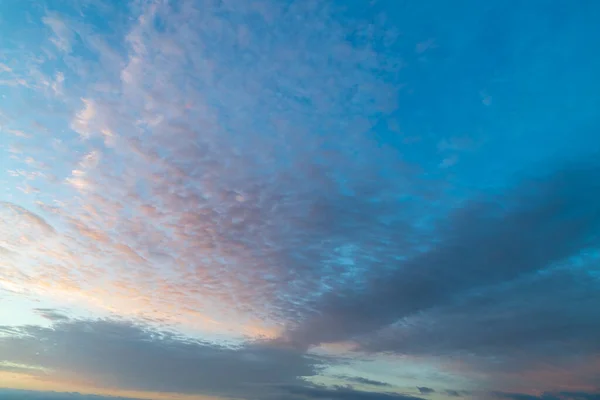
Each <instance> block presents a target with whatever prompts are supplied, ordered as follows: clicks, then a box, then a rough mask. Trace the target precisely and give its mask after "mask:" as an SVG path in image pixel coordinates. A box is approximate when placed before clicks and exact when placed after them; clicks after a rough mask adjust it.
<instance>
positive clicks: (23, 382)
mask: <svg viewBox="0 0 600 400" xmlns="http://www.w3.org/2000/svg"><path fill="white" fill-rule="evenodd" d="M0 388H4V389H20V390H33V391H43V392H49V391H52V392H65V393H66V392H78V393H81V394H91V395H99V396H115V397H117V396H120V397H129V398H136V399H148V400H219V399H221V398H220V397H214V396H203V395H186V394H180V393H158V392H147V391H137V390H120V389H110V388H99V387H95V386H93V385H92V384H86V383H78V382H66V381H56V380H54V379H53V381H48V380H45V379H43V378H41V377H39V376H34V375H29V374H26V373H20V372H7V371H1V370H0Z"/></svg>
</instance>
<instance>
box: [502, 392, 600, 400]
mask: <svg viewBox="0 0 600 400" xmlns="http://www.w3.org/2000/svg"><path fill="white" fill-rule="evenodd" d="M492 395H493V396H494V397H495V398H498V399H506V400H600V391H597V392H553V393H544V394H542V395H540V396H535V395H529V394H522V393H506V392H493V393H492Z"/></svg>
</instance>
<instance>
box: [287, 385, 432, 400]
mask: <svg viewBox="0 0 600 400" xmlns="http://www.w3.org/2000/svg"><path fill="white" fill-rule="evenodd" d="M282 389H283V391H284V392H285V393H287V395H288V396H289V395H291V396H293V397H297V398H303V399H327V400H423V399H422V398H420V397H415V396H410V395H404V394H398V393H375V392H363V391H359V390H354V389H351V388H348V387H337V388H326V387H323V386H310V385H304V386H287V387H284V388H282Z"/></svg>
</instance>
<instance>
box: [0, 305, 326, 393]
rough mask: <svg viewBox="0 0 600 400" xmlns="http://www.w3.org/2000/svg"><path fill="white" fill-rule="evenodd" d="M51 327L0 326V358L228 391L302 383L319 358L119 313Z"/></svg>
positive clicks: (136, 386)
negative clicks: (223, 340)
mask: <svg viewBox="0 0 600 400" xmlns="http://www.w3.org/2000/svg"><path fill="white" fill-rule="evenodd" d="M44 313H45V315H49V316H50V317H51V318H50V319H51V320H52V326H51V327H40V326H23V327H2V331H3V332H4V335H3V336H2V337H0V358H2V359H3V360H5V361H7V362H11V363H16V364H23V365H33V366H36V367H39V368H44V373H43V375H40V376H39V378H43V379H47V380H50V381H67V382H85V381H87V380H89V379H90V378H93V379H94V382H96V384H98V385H101V386H102V387H112V388H118V389H125V390H145V391H157V392H159V391H160V392H176V393H189V394H213V395H222V396H233V397H239V396H244V397H258V396H260V395H263V394H269V390H271V389H270V388H272V387H273V386H274V385H302V384H303V380H302V377H308V376H313V375H315V374H316V373H317V372H318V371H319V368H320V367H321V365H323V363H324V362H326V359H319V358H317V357H314V356H307V355H304V354H301V353H297V352H295V351H291V350H286V349H282V348H275V347H270V346H265V345H262V344H260V343H255V344H252V343H249V344H244V345H241V346H234V347H228V346H225V345H217V344H213V343H209V342H201V341H197V340H193V339H190V338H184V337H181V336H178V335H175V334H173V333H168V332H160V331H156V330H152V329H150V328H149V327H147V326H142V325H137V324H133V323H130V322H125V321H111V320H76V319H65V318H62V317H61V318H55V317H56V316H57V315H59V314H57V313H55V312H53V311H51V310H45V311H44Z"/></svg>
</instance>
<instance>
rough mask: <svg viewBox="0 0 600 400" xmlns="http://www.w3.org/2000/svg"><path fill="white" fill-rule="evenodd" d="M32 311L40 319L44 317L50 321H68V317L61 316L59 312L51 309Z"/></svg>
mask: <svg viewBox="0 0 600 400" xmlns="http://www.w3.org/2000/svg"><path fill="white" fill-rule="evenodd" d="M34 311H36V312H37V313H38V314H39V315H40V316H41V317H44V318H46V319H48V320H50V321H66V320H68V319H69V317H67V316H66V315H64V314H61V313H60V312H58V311H56V310H53V309H51V308H36V309H35V310H34Z"/></svg>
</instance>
